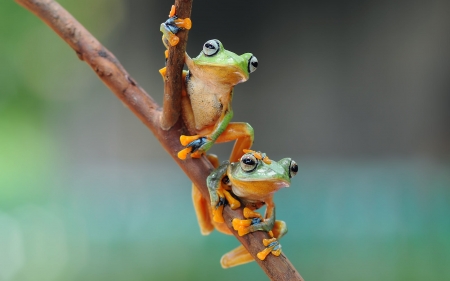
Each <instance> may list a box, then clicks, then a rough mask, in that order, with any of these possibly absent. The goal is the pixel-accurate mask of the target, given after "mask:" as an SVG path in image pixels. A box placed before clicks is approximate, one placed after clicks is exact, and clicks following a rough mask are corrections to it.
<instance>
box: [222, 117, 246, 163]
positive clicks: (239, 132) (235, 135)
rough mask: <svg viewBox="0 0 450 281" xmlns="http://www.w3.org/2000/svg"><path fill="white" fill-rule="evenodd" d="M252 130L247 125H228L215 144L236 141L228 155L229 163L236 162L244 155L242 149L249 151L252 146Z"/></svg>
mask: <svg viewBox="0 0 450 281" xmlns="http://www.w3.org/2000/svg"><path fill="white" fill-rule="evenodd" d="M253 139H254V133H253V128H252V126H250V124H248V123H244V122H235V123H230V124H228V126H227V128H226V129H225V131H224V132H223V133H222V134H221V135H220V136H219V138H218V139H217V141H216V143H221V142H228V141H233V140H236V143H235V144H234V147H233V151H232V152H231V155H230V162H237V161H239V159H240V158H241V156H242V155H244V152H243V150H244V149H250V148H251V146H252V144H253Z"/></svg>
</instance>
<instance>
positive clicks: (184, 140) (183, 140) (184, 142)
mask: <svg viewBox="0 0 450 281" xmlns="http://www.w3.org/2000/svg"><path fill="white" fill-rule="evenodd" d="M199 138H201V136H199V135H195V136H185V135H181V136H180V143H181V145H182V146H186V145H188V144H190V143H191V142H193V141H195V140H198V139H199Z"/></svg>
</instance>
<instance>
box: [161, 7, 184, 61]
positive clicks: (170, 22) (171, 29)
mask: <svg viewBox="0 0 450 281" xmlns="http://www.w3.org/2000/svg"><path fill="white" fill-rule="evenodd" d="M191 27H192V22H191V19H190V18H185V19H179V18H178V17H177V15H176V11H175V5H172V9H171V10H170V14H169V18H168V19H167V20H166V21H165V22H163V23H162V24H161V27H160V28H159V30H160V31H161V32H162V33H163V36H162V41H163V44H164V46H166V48H167V49H169V45H170V46H175V45H177V44H178V42H179V41H180V38H178V36H176V35H175V34H177V33H178V32H179V31H180V30H182V29H188V30H189V29H191ZM166 57H167V56H166Z"/></svg>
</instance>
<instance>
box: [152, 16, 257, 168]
mask: <svg viewBox="0 0 450 281" xmlns="http://www.w3.org/2000/svg"><path fill="white" fill-rule="evenodd" d="M169 16H170V18H169V19H168V20H167V21H166V22H165V23H163V24H161V31H162V32H163V43H164V45H165V46H166V47H167V48H168V46H169V45H173V44H177V43H178V38H177V36H176V35H175V34H176V33H177V32H178V31H179V30H180V29H183V28H184V29H189V28H191V25H192V23H191V21H190V19H178V18H177V16H176V12H175V9H174V7H173V8H172V10H171V13H170V15H169ZM166 58H167V51H166ZM185 64H186V66H187V68H188V69H189V70H188V71H184V73H183V76H184V81H185V82H184V86H183V91H182V99H181V108H182V112H181V116H182V118H183V121H184V123H185V124H186V127H187V129H188V131H189V133H190V134H191V135H190V136H185V135H182V136H181V137H180V142H181V144H182V145H183V146H185V148H184V149H183V150H181V151H180V152H179V153H178V157H179V158H180V159H186V157H187V155H189V154H190V156H191V157H192V158H199V157H201V156H202V155H203V154H204V153H205V152H206V151H208V150H209V149H210V148H211V146H212V145H213V144H214V143H221V142H228V141H233V140H236V143H235V145H234V148H233V151H232V153H231V156H230V159H229V160H230V161H231V162H236V161H238V160H239V159H240V157H241V156H242V154H243V153H242V151H243V149H250V147H251V146H252V144H253V139H254V134H253V128H252V127H251V126H250V125H249V124H247V123H243V122H237V123H231V122H230V120H231V119H232V117H233V110H232V107H231V101H232V98H233V89H234V86H235V85H236V84H238V83H242V82H245V81H247V80H248V79H249V75H250V73H252V72H254V71H255V70H256V68H257V67H258V60H257V58H256V57H255V56H253V55H252V54H251V53H245V54H242V55H237V54H235V53H233V52H230V51H228V50H226V49H225V48H224V46H223V44H222V42H220V41H219V40H217V39H212V40H208V41H207V42H206V43H205V44H203V50H202V51H201V52H200V54H199V55H198V56H197V57H196V58H191V57H189V55H188V54H185ZM160 73H161V75H163V77H165V73H166V69H165V67H164V68H162V69H161V70H160Z"/></svg>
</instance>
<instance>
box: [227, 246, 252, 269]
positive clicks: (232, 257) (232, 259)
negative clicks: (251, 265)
mask: <svg viewBox="0 0 450 281" xmlns="http://www.w3.org/2000/svg"><path fill="white" fill-rule="evenodd" d="M251 261H254V259H253V257H252V256H251V255H250V253H249V252H248V251H247V249H245V247H244V246H242V245H240V246H238V247H237V248H236V249H234V250H232V251H230V252H228V253H226V254H225V255H223V256H222V258H221V259H220V264H221V265H222V267H223V268H229V267H233V266H237V265H241V264H244V263H248V262H251Z"/></svg>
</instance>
